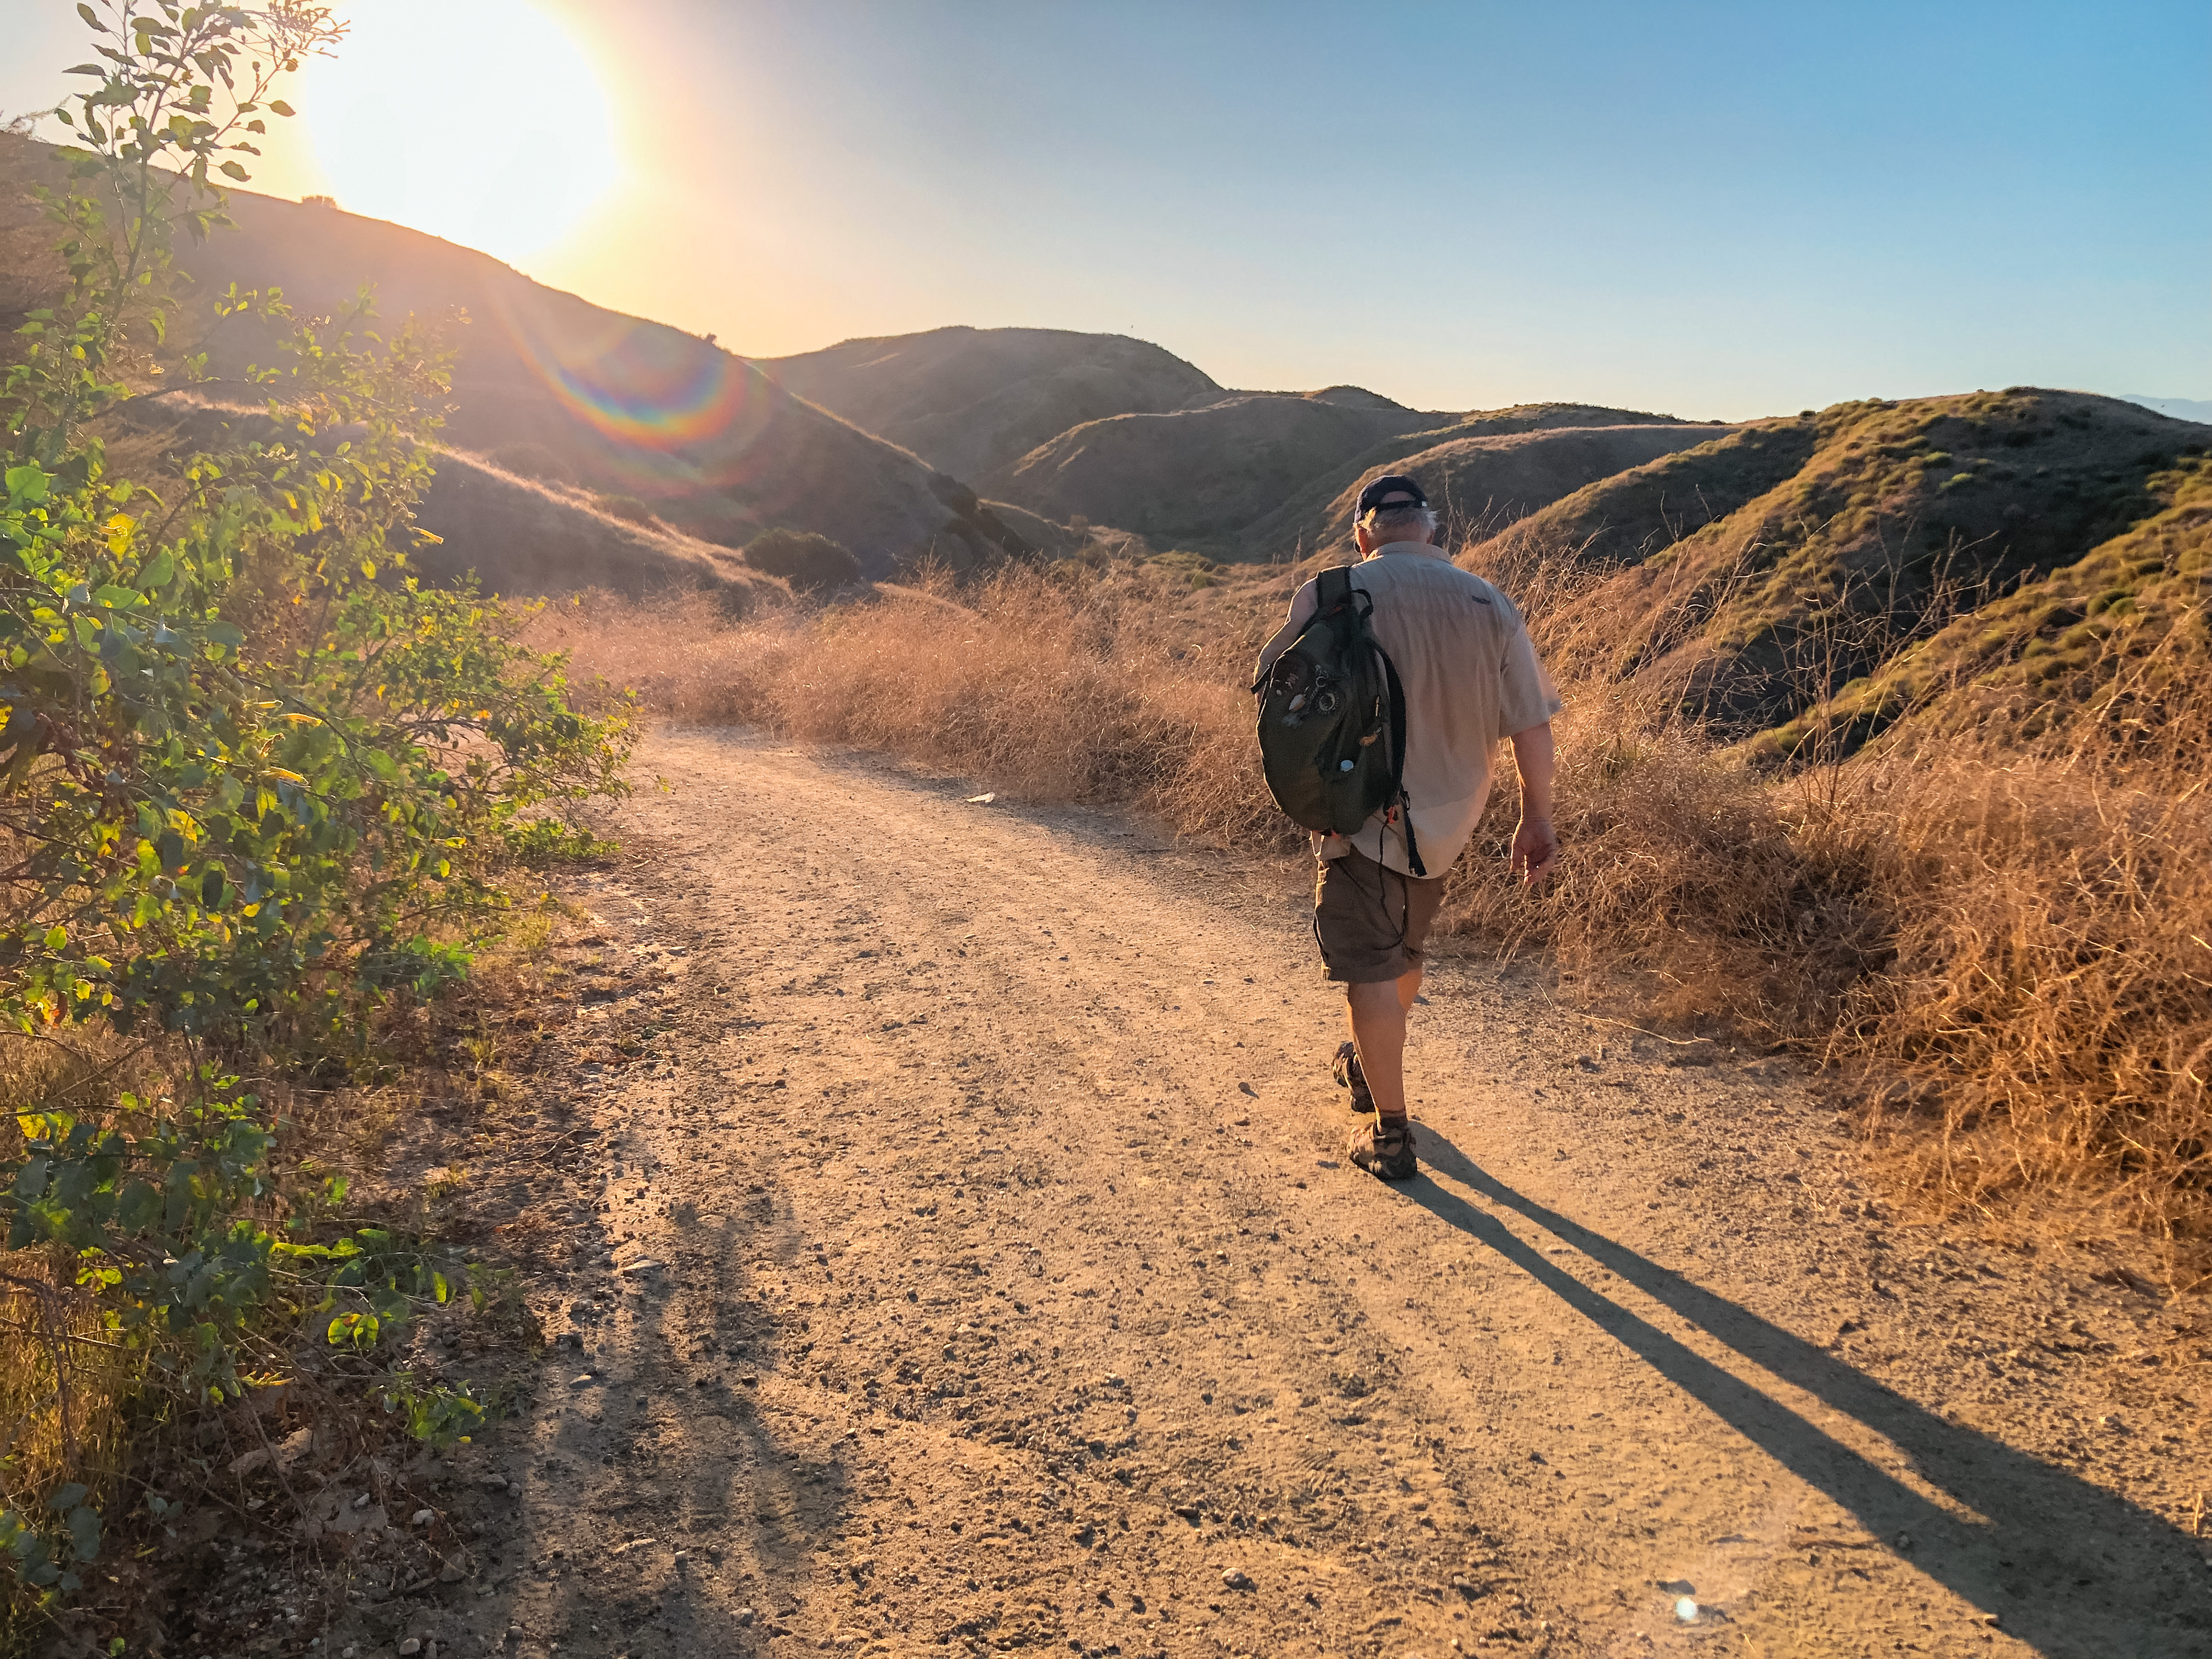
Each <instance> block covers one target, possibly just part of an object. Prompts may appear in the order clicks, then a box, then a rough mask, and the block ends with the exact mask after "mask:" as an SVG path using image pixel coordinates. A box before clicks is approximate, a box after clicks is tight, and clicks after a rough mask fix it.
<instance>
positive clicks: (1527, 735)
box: [1513, 720, 1559, 885]
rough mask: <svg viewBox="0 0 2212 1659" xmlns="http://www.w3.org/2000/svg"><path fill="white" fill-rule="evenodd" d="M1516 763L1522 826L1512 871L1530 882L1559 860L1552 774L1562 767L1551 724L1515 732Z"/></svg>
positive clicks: (1515, 838) (1515, 837) (1515, 835)
mask: <svg viewBox="0 0 2212 1659" xmlns="http://www.w3.org/2000/svg"><path fill="white" fill-rule="evenodd" d="M1513 762H1514V764H1515V765H1516V767H1517V768H1518V769H1520V773H1521V827H1520V828H1519V829H1516V830H1515V831H1514V832H1513V873H1514V874H1515V875H1516V876H1519V877H1520V878H1522V879H1523V880H1524V881H1527V882H1528V883H1529V884H1531V885H1534V884H1535V883H1536V882H1538V881H1540V880H1541V879H1542V878H1543V876H1544V874H1545V872H1547V871H1548V870H1550V869H1551V867H1552V866H1553V865H1555V864H1557V863H1558V862H1559V836H1558V835H1557V833H1556V832H1554V831H1553V828H1552V777H1553V774H1554V773H1555V772H1556V771H1557V770H1558V769H1559V761H1558V750H1556V749H1555V747H1554V746H1553V742H1552V723H1551V722H1550V721H1549V720H1546V721H1545V722H1544V723H1543V724H1542V725H1541V726H1530V727H1529V728H1528V730H1527V731H1526V732H1515V733H1514V734H1513Z"/></svg>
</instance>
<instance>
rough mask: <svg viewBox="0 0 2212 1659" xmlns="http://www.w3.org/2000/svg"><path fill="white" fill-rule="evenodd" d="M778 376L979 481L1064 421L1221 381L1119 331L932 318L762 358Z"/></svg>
mask: <svg viewBox="0 0 2212 1659" xmlns="http://www.w3.org/2000/svg"><path fill="white" fill-rule="evenodd" d="M761 367H762V368H764V369H766V370H767V371H768V373H769V375H770V376H771V377H772V378H773V379H774V380H775V382H776V384H778V385H779V386H785V387H787V388H788V389H789V390H790V391H792V392H796V393H797V394H798V395H799V396H800V397H802V398H807V399H808V400H810V401H811V402H813V403H817V404H820V405H821V406H822V407H823V408H824V409H828V410H835V411H836V413H837V414H839V415H841V416H843V417H844V418H845V419H846V420H848V421H850V422H853V424H854V425H855V426H857V427H860V428H863V429H864V430H866V431H869V432H872V433H875V434H877V435H878V436H880V437H884V438H888V439H890V441H892V442H893V443H896V444H901V445H903V446H904V447H907V448H908V449H910V450H912V451H913V452H914V453H915V454H917V455H919V456H921V458H922V459H924V460H926V461H927V462H928V463H929V464H930V465H932V466H933V467H936V468H938V469H939V470H940V471H945V472H950V473H951V474H952V475H953V476H955V477H961V478H967V479H970V480H972V481H975V482H977V483H981V481H982V480H983V479H984V478H985V477H987V476H988V475H989V474H991V473H994V472H995V471H998V470H999V469H1000V468H1001V467H1004V466H1006V465H1009V464H1010V463H1012V462H1013V461H1015V460H1018V459H1020V458H1021V457H1022V456H1024V455H1025V454H1027V453H1029V452H1030V450H1032V449H1034V448H1036V447H1037V446H1038V445H1039V444H1041V443H1043V442H1045V441H1047V440H1048V439H1050V438H1053V437H1055V436H1057V435H1059V434H1060V433H1062V432H1065V431H1066V430H1067V429H1068V428H1070V427H1073V426H1080V425H1082V424H1083V423H1084V422H1086V421H1097V420H1103V419H1105V418H1107V417H1108V416H1115V415H1128V414H1152V413H1157V412H1158V411H1160V410H1171V409H1185V408H1188V407H1190V406H1191V405H1193V404H1203V403H1211V402H1212V401H1213V400H1214V399H1215V398H1218V397H1220V396H1221V395H1222V392H1221V388H1220V387H1219V386H1216V385H1215V384H1214V383H1213V381H1212V380H1211V379H1209V378H1208V377H1207V376H1206V374H1203V373H1202V372H1201V371H1200V370H1199V369H1197V368H1193V367H1192V366H1191V365H1190V364H1188V363H1187V362H1183V360H1182V358H1180V357H1177V356H1173V355H1172V354H1170V353H1169V352H1166V351H1163V350H1162V349H1160V348H1159V347H1158V346H1156V345H1152V344H1150V343H1146V341H1143V340H1133V339H1130V338H1129V337H1127V336H1126V335H1121V334H1077V333H1073V332H1071V331H1067V330H1066V329H1057V328H939V329H932V330H931V331H928V332H927V333H925V334H901V335H893V336H889V337H878V338H874V339H865V340H847V341H845V342H844V343H842V344H839V345H834V346H831V347H829V349H826V350H823V351H810V352H805V353H803V354H801V355H799V356H792V357H774V358H763V359H762V360H761Z"/></svg>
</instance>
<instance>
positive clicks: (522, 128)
mask: <svg viewBox="0 0 2212 1659" xmlns="http://www.w3.org/2000/svg"><path fill="white" fill-rule="evenodd" d="M349 21H350V22H351V23H352V26H353V28H352V33H351V34H349V36H348V38H347V39H346V40H345V43H344V44H343V46H341V47H340V48H339V51H338V55H337V58H335V59H333V60H331V61H329V62H325V63H317V64H310V65H309V66H307V69H306V70H304V71H303V72H302V74H301V82H300V91H299V96H298V98H297V100H295V101H297V102H298V103H299V104H300V106H301V115H302V118H303V119H304V120H305V121H306V123H307V125H308V130H309V137H310V139H311V142H312V143H313V149H314V152H315V157H316V160H317V161H318V162H319V164H320V167H321V169H322V172H323V173H324V175H325V178H326V179H327V180H328V185H329V189H330V191H331V193H332V194H333V195H335V196H336V197H337V201H338V205H339V206H341V207H343V208H345V209H347V210H349V211H351V212H354V213H360V214H365V215H367V216H369V217H371V218H376V219H391V220H393V221H396V222H398V223H400V224H404V225H410V226H412V227H414V228H416V229H417V230H425V231H428V232H429V233H430V234H432V235H435V236H443V237H445V238H446V239H447V240H450V241H455V242H460V243H465V245H467V246H470V247H475V248H482V249H483V251H484V252H487V253H491V254H494V255H495V256H497V257H498V258H501V259H507V260H510V261H511V260H515V259H520V258H527V257H528V256H530V255H531V254H533V253H536V252H538V251H539V250H541V249H544V248H545V247H548V246H550V245H552V244H554V243H556V242H558V241H559V240H561V239H562V237H564V236H566V235H567V234H568V233H569V232H570V231H572V230H574V228H576V226H577V224H578V223H579V222H580V221H581V220H582V218H583V217H584V216H585V215H586V213H587V212H589V211H590V210H591V208H592V204H594V203H596V202H597V201H599V198H600V197H603V196H605V194H606V193H607V191H609V190H611V188H612V187H613V186H614V185H615V184H616V183H617V181H618V179H619V178H620V176H621V168H620V166H619V164H618V163H617V160H616V156H615V150H614V130H613V129H614V123H613V118H612V116H611V112H610V110H609V107H608V102H607V95H606V92H605V88H603V87H602V86H601V85H600V83H599V76H598V74H597V72H596V71H595V70H593V68H592V63H591V60H590V59H589V58H587V57H586V55H585V53H584V51H583V49H582V48H581V47H580V46H579V45H578V44H577V43H576V42H575V41H574V40H572V39H570V38H569V36H568V33H567V32H566V31H565V30H564V29H563V28H562V27H561V25H560V24H559V23H558V22H557V21H555V20H554V19H553V18H552V17H550V16H549V15H546V14H545V13H544V12H543V11H541V10H539V9H538V8H537V7H535V6H532V5H530V4H528V3H526V0H362V3H361V4H360V5H358V6H356V7H354V8H351V9H349Z"/></svg>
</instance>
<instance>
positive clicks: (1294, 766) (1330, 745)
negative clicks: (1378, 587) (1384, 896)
mask: <svg viewBox="0 0 2212 1659" xmlns="http://www.w3.org/2000/svg"><path fill="white" fill-rule="evenodd" d="M1316 598H1317V599H1319V601H1320V605H1319V608H1318V609H1316V611H1315V612H1314V616H1313V620H1312V621H1311V622H1309V623H1307V624H1306V625H1305V627H1304V628H1303V629H1300V630H1299V633H1298V636H1297V639H1295V640H1293V641H1291V644H1290V647H1289V648H1288V649H1287V650H1285V652H1284V653H1283V654H1282V655H1281V656H1279V657H1278V658H1276V659H1275V662H1274V665H1273V667H1271V668H1270V669H1268V671H1267V673H1266V674H1265V675H1264V676H1262V677H1261V680H1260V681H1259V683H1258V684H1255V685H1254V686H1253V688H1252V690H1254V691H1255V692H1257V693H1259V694H1260V764H1261V769H1263V770H1264V771H1265V772H1266V773H1267V792H1268V793H1270V794H1272V795H1273V796H1274V798H1275V805H1278V806H1279V807H1281V808H1282V809H1283V811H1285V812H1286V813H1288V814H1289V815H1290V817H1291V820H1292V821H1293V822H1295V823H1301V824H1304V826H1305V827H1306V828H1307V829H1318V830H1322V831H1323V832H1325V833H1329V834H1334V835H1339V836H1349V835H1352V833H1354V832H1355V831H1356V830H1358V829H1359V828H1360V827H1361V826H1362V825H1364V823H1366V822H1367V820H1368V819H1369V818H1370V817H1373V816H1374V815H1375V814H1376V812H1379V811H1385V810H1387V809H1389V808H1392V807H1395V808H1396V809H1397V810H1396V813H1395V817H1396V820H1397V822H1398V823H1401V824H1402V825H1403V826H1404V828H1405V831H1406V863H1407V868H1408V869H1410V870H1411V871H1412V872H1413V874H1414V875H1416V876H1426V875H1427V874H1428V872H1427V871H1426V870H1425V869H1424V868H1423V867H1422V865H1421V851H1420V847H1419V843H1418V842H1416V841H1415V840H1414V838H1413V814H1412V811H1411V810H1410V807H1409V805H1408V803H1407V799H1406V787H1405V776H1406V691H1405V688H1404V687H1403V686H1402V685H1401V684H1399V681H1398V671H1397V669H1396V668H1395V667H1394V666H1392V665H1391V662H1390V659H1389V654H1388V653H1386V652H1384V650H1383V647H1382V646H1381V645H1380V644H1378V643H1377V642H1376V638H1375V630H1374V629H1373V628H1371V627H1370V625H1369V619H1370V617H1372V616H1373V615H1374V613H1375V601H1374V600H1373V599H1370V597H1369V596H1368V595H1367V594H1366V593H1365V592H1363V591H1362V590H1361V589H1358V588H1356V587H1354V586H1352V567H1351V566H1349V565H1339V566H1338V567H1336V568H1334V569H1331V570H1324V571H1322V573H1321V574H1320V576H1319V577H1318V578H1316Z"/></svg>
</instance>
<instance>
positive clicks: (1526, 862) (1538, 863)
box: [1513, 818, 1559, 886]
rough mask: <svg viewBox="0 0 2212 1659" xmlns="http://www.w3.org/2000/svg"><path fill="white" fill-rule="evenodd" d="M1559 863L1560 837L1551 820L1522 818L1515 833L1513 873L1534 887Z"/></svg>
mask: <svg viewBox="0 0 2212 1659" xmlns="http://www.w3.org/2000/svg"><path fill="white" fill-rule="evenodd" d="M1558 862H1559V836H1558V835H1557V833H1555V832H1554V831H1553V829H1552V821H1551V819H1549V818H1522V820H1521V827H1520V828H1519V829H1516V830H1515V831H1514V832H1513V873H1514V874H1515V875H1516V876H1519V877H1520V878H1522V880H1523V881H1526V882H1528V884H1530V885H1531V886H1534V884H1536V883H1537V882H1538V881H1540V880H1541V879H1542V878H1543V877H1544V875H1545V874H1546V873H1547V872H1548V871H1549V870H1550V869H1551V867H1552V866H1553V865H1555V864H1557V863H1558Z"/></svg>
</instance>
